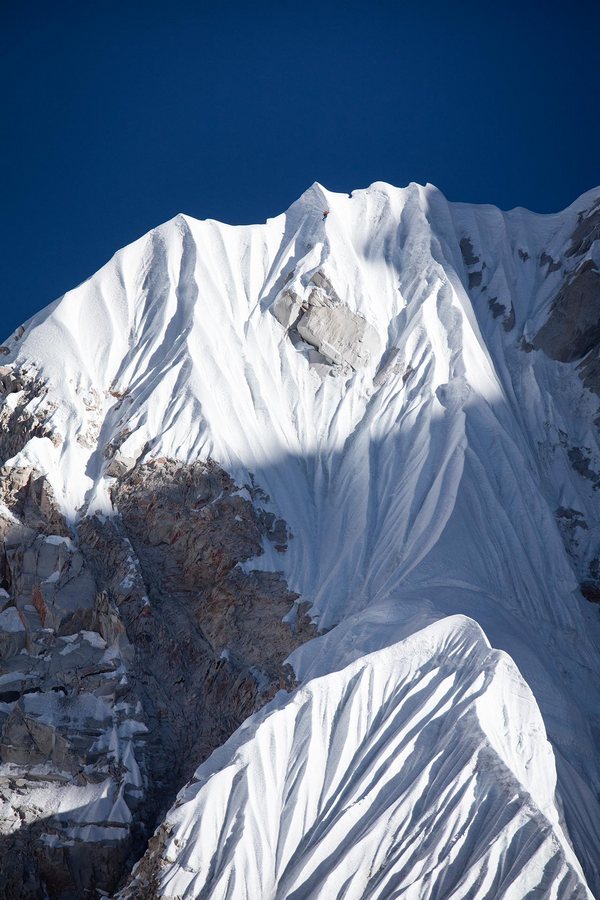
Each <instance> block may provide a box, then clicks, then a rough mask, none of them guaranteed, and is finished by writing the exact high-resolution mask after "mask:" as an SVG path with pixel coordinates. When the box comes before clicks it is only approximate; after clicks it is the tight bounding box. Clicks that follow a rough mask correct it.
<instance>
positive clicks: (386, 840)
mask: <svg viewBox="0 0 600 900" xmlns="http://www.w3.org/2000/svg"><path fill="white" fill-rule="evenodd" d="M554 787H555V778H554V760H553V757H552V751H551V749H550V747H549V745H548V743H547V742H546V739H545V734H544V726H543V722H542V719H541V716H540V714H539V711H538V709H537V707H536V704H535V701H534V699H533V697H532V695H531V692H530V691H529V689H528V688H527V686H526V684H525V683H524V681H523V679H522V678H521V676H520V675H519V672H518V671H517V669H516V668H515V666H514V663H512V661H511V660H510V659H509V658H508V657H507V656H506V655H505V654H503V653H498V652H497V651H493V650H491V649H490V648H489V645H488V643H487V641H486V640H485V638H484V636H483V634H482V632H481V629H480V628H479V627H478V626H477V625H476V624H475V623H474V622H473V621H471V620H468V619H464V618H462V617H459V616H455V617H449V618H448V619H446V620H445V621H444V622H440V623H437V624H435V625H430V626H429V627H427V628H425V629H423V630H422V631H420V632H419V633H418V634H417V635H414V636H413V637H410V638H407V639H406V640H405V641H402V642H401V643H399V644H394V645H392V646H391V647H388V648H386V649H385V650H380V651H377V652H376V653H372V654H370V655H367V656H365V657H362V658H361V659H360V660H359V661H358V662H355V663H353V664H352V665H350V666H348V667H347V668H345V669H343V670H342V671H341V672H337V673H335V674H333V675H326V676H324V677H322V678H318V679H314V680H313V681H311V682H309V683H308V685H307V686H306V687H304V688H302V689H299V690H298V691H297V692H296V694H295V695H294V697H293V699H291V700H289V701H288V699H287V697H285V696H282V697H280V700H279V703H277V701H275V702H274V703H273V704H271V706H270V707H269V708H268V710H265V711H264V712H263V713H260V714H258V715H256V716H254V717H253V719H252V720H251V721H250V723H249V724H248V726H247V727H245V728H242V729H240V730H239V731H238V733H237V734H236V735H234V737H232V738H231V739H230V740H229V741H228V742H227V744H226V745H225V746H224V747H223V748H222V749H221V750H218V751H216V752H215V753H214V754H213V756H212V757H211V758H210V759H209V760H208V761H207V762H206V763H205V764H204V765H203V766H201V767H200V769H199V770H198V772H197V773H196V777H195V779H194V782H192V784H191V785H190V786H189V787H188V788H186V789H185V790H184V791H183V792H182V793H181V794H180V796H179V798H178V800H177V803H176V805H175V808H174V809H173V810H171V812H170V813H169V815H168V818H167V823H166V826H167V828H169V829H171V834H170V837H169V838H168V839H167V841H166V844H165V848H164V850H163V854H162V860H163V862H162V866H161V870H160V889H161V893H163V895H164V896H167V897H205V896H210V897H211V898H214V900H221V898H231V900H233V898H235V900H246V898H247V900H250V898H255V897H277V898H284V897H286V898H292V897H294V898H300V897H306V898H308V897H344V898H348V900H350V898H356V900H360V898H375V897H392V896H394V897H397V896H402V897H407V898H410V897H414V898H418V897H424V896H427V897H438V898H442V897H443V898H450V897H465V896H468V897H472V898H486V897H492V896H493V897H523V896H524V895H525V894H529V892H531V894H532V895H535V896H564V897H571V898H575V897H588V896H590V895H589V893H588V891H587V890H586V888H585V885H584V881H583V878H582V874H581V871H580V868H579V865H578V863H577V861H576V859H575V856H574V854H573V851H572V849H571V848H570V846H569V844H568V842H567V841H566V839H565V837H564V835H563V833H562V830H561V827H560V824H559V821H558V816H557V813H556V808H555V806H554ZM181 847H183V850H181V849H180V848H181Z"/></svg>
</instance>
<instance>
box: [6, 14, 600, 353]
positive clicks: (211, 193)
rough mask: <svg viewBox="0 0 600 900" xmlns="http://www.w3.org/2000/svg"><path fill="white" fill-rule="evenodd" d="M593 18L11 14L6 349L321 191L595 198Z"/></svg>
mask: <svg viewBox="0 0 600 900" xmlns="http://www.w3.org/2000/svg"><path fill="white" fill-rule="evenodd" d="M599 33H600V3H598V2H597V0H595V2H589V3H588V2H577V0H575V2H571V3H564V2H563V3H560V4H559V3H554V2H553V0H547V2H545V3H540V2H535V3H533V2H521V3H499V4H495V3H492V4H489V3H486V2H483V0H479V2H477V3H470V2H457V3H450V2H447V0H445V2H436V0H429V2H419V3H417V2H407V3H403V2H400V0H397V2H381V0H380V2H378V0H373V2H370V3H367V2H364V3H363V2H353V0H344V2H338V3H327V2H326V0H323V2H320V3H313V2H310V0H305V2H286V0H279V2H276V3H275V2H270V3H264V2H263V3H261V2H254V3H227V2H219V0H213V2H211V3H210V4H208V3H204V2H202V0H197V2H188V3H186V2H180V0H162V2H160V3H159V2H153V0H139V2H127V0H119V2H102V0H94V2H87V0H78V2H76V3H70V2H61V0H54V2H52V3H51V2H48V0H46V2H39V3H36V2H27V0H12V2H9V0H3V2H0V70H1V84H2V95H3V100H2V125H3V138H2V141H1V142H0V155H1V157H2V159H1V162H2V173H3V176H4V177H3V189H2V199H1V202H2V204H3V207H2V209H3V215H2V234H1V235H0V239H1V242H2V243H1V250H2V281H1V288H0V290H1V295H0V315H2V321H1V331H2V335H1V337H5V336H7V335H8V334H9V333H10V332H11V331H12V329H13V328H14V327H15V326H16V325H17V324H19V323H20V322H21V321H23V320H24V319H26V318H27V317H28V316H30V315H31V314H32V313H33V312H35V311H36V310H37V309H39V308H41V307H42V306H44V305H46V303H48V302H50V301H51V300H52V299H54V298H55V297H56V296H58V295H60V294H61V293H63V292H64V291H65V290H67V289H69V288H70V287H73V286H74V285H75V284H77V283H78V282H79V281H81V280H83V279H84V278H86V277H87V276H88V275H90V274H91V273H92V272H93V271H95V270H96V269H97V268H99V266H100V265H102V264H103V263H104V262H105V261H106V260H107V259H108V258H109V257H110V256H111V255H112V254H113V252H114V251H115V250H117V249H118V248H119V247H121V246H123V245H124V244H126V243H128V242H130V241H132V240H134V239H135V238H137V237H139V236H140V235H141V234H143V233H144V232H146V231H148V230H149V229H150V228H152V227H153V226H154V225H157V224H159V223H160V222H162V221H165V220H166V219H169V218H171V216H173V215H175V214H176V213H178V212H186V213H189V214H190V215H193V216H196V217H198V218H216V219H221V220H223V221H227V222H232V223H241V222H259V221H264V219H265V218H266V217H267V216H271V215H275V214H277V213H279V212H282V211H283V210H284V209H286V208H287V207H288V206H289V205H290V204H291V203H292V202H293V201H294V199H296V197H298V196H299V195H300V194H301V193H302V191H303V190H304V189H306V188H307V187H308V186H309V185H310V184H312V182H313V181H320V182H321V183H322V184H324V185H325V186H326V187H328V188H331V189H333V190H344V191H349V190H352V189H354V188H359V187H365V186H366V185H368V184H370V183H371V182H373V181H377V180H383V181H389V182H391V183H393V184H396V185H405V184H407V183H408V182H410V181H418V182H421V183H425V182H427V181H430V182H433V183H434V184H436V185H437V186H438V187H439V188H440V189H441V190H442V191H443V192H444V193H445V194H446V196H447V197H449V198H450V199H451V200H466V201H474V202H488V203H495V204H497V205H499V206H500V207H502V208H505V209H507V208H511V207H513V206H517V205H518V206H527V207H529V208H531V209H534V210H536V211H538V212H550V211H556V210H558V209H561V208H563V207H564V206H566V205H567V204H568V203H570V202H571V201H572V200H574V199H575V198H576V197H577V196H578V195H579V194H581V193H582V192H583V191H585V190H588V189H589V188H591V187H595V186H596V185H598V184H599V183H600V153H599V150H598V146H599V137H600V90H599V82H600V79H599V78H598V34H599Z"/></svg>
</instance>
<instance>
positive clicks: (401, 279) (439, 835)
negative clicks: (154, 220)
mask: <svg viewBox="0 0 600 900" xmlns="http://www.w3.org/2000/svg"><path fill="white" fill-rule="evenodd" d="M325 211H328V215H327V216H324V212H325ZM599 270H600V190H597V191H591V192H589V193H588V194H585V195H584V196H583V197H581V198H580V199H579V200H577V201H576V202H575V203H574V204H573V205H572V206H571V207H569V208H568V209H567V210H565V211H564V212H562V213H559V214H556V215H550V216H540V215H535V214H533V213H530V212H527V211H525V210H513V211H512V212H509V213H503V212H500V211H499V210H497V209H495V208H493V207H487V206H480V207H476V206H471V205H466V204H452V203H448V202H447V201H446V200H445V198H444V197H443V196H442V195H441V194H440V193H439V191H437V190H436V189H435V188H433V187H432V186H427V187H421V186H418V185H414V184H413V185H410V186H409V187H408V188H405V189H397V188H393V187H391V186H389V185H386V184H382V183H376V184H374V185H372V186H371V187H370V188H368V189H366V190H362V191H355V192H353V193H352V195H346V194H333V193H331V192H328V191H326V190H325V189H324V188H322V187H321V186H320V185H313V187H312V188H310V189H309V190H308V191H307V192H306V193H305V194H304V195H303V196H302V197H301V198H300V199H299V200H298V201H297V202H296V203H294V204H293V205H292V206H291V207H290V209H289V210H288V211H287V212H286V213H285V214H283V215H281V216H278V217H276V218H274V219H271V220H268V221H267V223H266V224H264V225H254V226H236V227H232V226H228V225H223V224H220V223H217V222H212V221H207V222H199V221H196V220H194V219H191V218H189V217H187V216H177V217H176V218H175V219H173V220H172V221H170V222H168V223H166V224H165V225H162V226H160V227H159V228H157V229H155V230H153V231H152V232H150V234H148V235H146V236H145V237H144V238H142V239H140V240H139V241H136V242H135V243H134V244H132V245H130V246H129V247H126V248H125V249H124V250H122V251H120V252H119V253H117V254H116V255H115V257H114V258H113V259H112V260H111V261H110V262H109V263H108V264H107V265H106V266H104V267H103V268H102V269H101V270H100V271H99V272H98V273H97V274H96V275H95V276H93V277H92V278H91V279H89V280H88V281H87V282H85V283H84V284H82V285H80V286H79V287H78V288H76V289H75V290H73V291H70V292H69V293H68V294H66V295H65V296H64V297H62V298H60V299H59V300H57V301H56V302H55V303H54V304H53V305H52V306H50V307H48V308H47V309H46V310H44V311H42V312H41V313H40V314H39V315H37V316H36V317H34V318H33V319H31V320H30V321H29V322H28V323H26V324H25V325H24V326H23V327H22V328H20V329H19V330H18V331H17V332H16V333H15V334H14V335H13V336H12V337H11V338H10V339H9V340H8V341H7V342H6V344H5V346H4V347H2V348H0V353H2V354H3V358H2V360H1V362H2V367H1V368H0V379H1V382H2V389H3V392H4V400H3V405H2V408H1V410H0V425H1V426H2V432H1V436H0V451H1V454H2V458H1V459H0V464H1V465H2V469H1V471H0V476H1V477H0V493H1V497H0V499H1V500H2V502H3V504H4V505H3V507H2V509H0V525H1V529H2V535H3V537H4V546H5V550H4V561H3V568H2V571H3V577H4V581H3V585H4V593H3V595H2V598H3V599H2V600H1V601H0V606H1V608H2V609H3V611H0V627H1V628H2V629H3V635H2V637H1V640H2V643H1V645H0V652H1V654H2V674H0V701H4V702H2V703H1V704H0V720H1V721H0V725H1V727H2V732H1V736H0V759H1V760H2V765H1V767H0V791H1V798H0V799H1V801H2V803H3V804H4V805H3V807H0V815H2V819H1V820H0V822H1V826H0V828H1V831H2V833H3V834H4V837H3V838H1V840H3V841H5V842H6V843H5V846H6V848H7V850H11V851H12V855H11V858H12V859H14V860H15V862H14V864H13V865H12V866H11V867H8V869H7V872H6V874H5V876H4V882H2V876H0V889H2V888H3V889H4V891H5V893H4V896H13V895H14V894H11V893H10V891H14V890H15V885H16V884H19V883H22V884H26V890H25V888H23V893H22V896H28V897H35V896H44V895H43V893H41V892H42V891H43V890H44V889H45V890H47V891H48V892H49V894H50V896H57V897H69V896H78V893H77V892H78V891H79V892H83V891H84V890H86V889H88V888H90V889H92V888H100V889H102V890H106V891H108V892H113V891H114V890H115V889H116V888H117V885H119V884H120V890H121V893H120V894H119V896H122V897H139V898H147V897H151V896H161V897H162V896H165V897H186V898H188V897H211V898H226V897H227V898H232V900H237V898H243V897H247V898H261V897H265V898H267V897H269V898H271V897H273V898H274V897H277V898H281V900H283V898H290V900H291V898H301V897H302V898H309V897H310V898H315V897H319V898H331V897H347V898H361V897H380V898H387V897H407V898H425V897H427V898H434V897H435V898H446V897H456V898H458V897H461V898H463V897H465V898H466V897H469V898H474V897H478V898H489V897H511V898H521V897H525V896H536V897H557V898H571V897H579V896H581V897H589V896H600V876H599V875H598V872H600V799H599V798H600V756H599V754H598V749H599V748H598V742H599V740H600V737H599V736H600V620H599V616H598V608H597V606H595V605H594V603H593V602H590V601H597V600H599V599H600V504H599V502H598V494H597V490H598V489H599V487H600V437H599V432H598V424H599V423H600V416H599V412H600V410H599V399H598V395H599V393H600V363H599V359H600V357H599V354H600V271H599ZM274 573H280V574H278V575H277V574H274ZM265 704H266V705H265ZM261 707H262V709H260V708H261ZM259 709H260V711H258V710H259ZM242 723H243V724H242ZM217 748H218V749H217ZM212 751H214V752H212ZM211 752H212V755H211ZM197 766H199V767H198V768H197V770H196V767H197ZM195 770H196V771H195ZM180 788H181V789H182V790H181V792H180V793H179V794H178V795H177V791H178V790H179V789H180ZM176 795H177V796H176ZM155 828H157V830H156V833H155V834H154V836H151V835H152V832H153V831H154V829H155ZM149 838H150V840H149V843H148V839H149ZM40 848H42V849H40ZM140 857H142V858H141V861H140V862H139V864H138V865H137V867H136V868H135V869H134V870H133V875H132V876H131V877H130V879H129V880H128V881H126V876H127V874H128V872H129V871H130V870H131V867H132V865H133V863H134V862H135V861H136V859H139V858H140ZM19 860H20V862H19ZM19 866H20V868H19ZM44 885H45V887H44ZM36 892H37V893H36ZM81 895H82V894H81Z"/></svg>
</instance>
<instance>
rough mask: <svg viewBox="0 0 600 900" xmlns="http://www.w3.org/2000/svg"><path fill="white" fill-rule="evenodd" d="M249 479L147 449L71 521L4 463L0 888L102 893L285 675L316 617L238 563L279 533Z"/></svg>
mask: <svg viewBox="0 0 600 900" xmlns="http://www.w3.org/2000/svg"><path fill="white" fill-rule="evenodd" d="M253 491H254V489H253V488H252V486H251V485H249V486H248V488H239V487H237V486H236V485H235V484H234V483H233V481H232V480H231V478H229V477H228V476H227V475H226V473H225V472H223V471H222V470H221V469H219V468H218V466H216V465H215V464H212V463H210V462H209V463H206V464H195V465H192V466H185V465H182V464H181V463H177V462H175V461H171V460H166V459H163V460H155V461H153V462H152V463H150V464H148V465H145V466H140V467H136V468H134V469H133V470H131V471H129V472H127V473H126V474H125V475H123V476H122V477H120V478H119V479H116V480H115V482H114V488H113V499H114V504H115V511H118V512H117V515H116V516H115V517H114V518H112V519H108V520H107V519H103V518H99V517H95V516H91V517H88V518H85V519H84V520H83V521H82V522H81V523H80V525H79V527H78V529H77V530H75V531H71V530H69V528H68V527H67V525H66V523H65V521H64V519H63V517H62V515H61V514H60V512H59V511H58V509H57V507H56V503H55V501H54V498H53V495H52V492H51V490H50V488H49V486H48V484H47V482H46V481H45V479H44V477H43V476H41V475H40V474H39V473H36V472H34V471H32V470H14V469H11V470H9V471H8V472H5V473H4V476H3V479H2V492H3V500H4V504H5V506H4V508H3V512H2V514H1V515H0V527H1V529H2V538H3V558H2V571H3V573H4V577H3V587H2V595H1V597H0V604H1V608H2V610H3V611H2V612H0V626H2V635H1V640H0V654H1V655H0V661H1V665H2V675H1V676H0V728H1V730H0V761H1V767H0V785H1V787H0V798H1V801H2V806H1V807H0V823H1V824H0V827H1V829H2V830H1V834H2V838H1V840H2V851H3V864H2V867H1V873H0V896H2V897H6V898H14V897H17V896H18V897H23V898H32V900H33V898H38V897H40V898H41V897H44V896H46V893H49V895H50V896H51V897H57V898H70V897H79V896H86V895H87V893H89V892H90V891H92V890H97V889H100V890H103V891H108V892H110V891H112V890H113V889H114V888H115V887H116V885H117V884H118V882H119V880H120V878H121V877H122V875H123V872H124V871H125V870H126V869H125V867H126V863H127V860H128V859H131V860H134V859H135V858H136V856H137V855H139V854H140V853H141V852H142V850H143V848H144V846H145V842H146V840H147V838H148V836H149V835H150V834H151V833H152V831H153V829H154V827H155V826H156V824H157V822H158V821H160V814H161V812H164V809H165V808H166V807H167V806H168V805H169V803H170V802H171V800H172V798H173V796H174V795H175V793H176V792H177V790H178V789H179V788H180V787H181V786H182V785H183V784H184V783H185V782H186V781H187V780H188V779H189V778H190V777H191V775H192V774H193V771H194V769H195V766H196V765H197V763H198V761H199V760H202V759H205V758H206V757H207V756H208V755H209V754H210V752H211V751H212V750H213V749H214V748H215V747H217V746H219V745H221V744H222V743H223V742H224V741H225V740H226V739H227V738H228V737H229V735H230V734H232V732H233V731H234V730H235V729H236V728H237V727H238V726H239V725H240V724H241V723H242V722H243V721H244V719H246V718H247V717H248V716H249V715H250V714H251V713H252V712H254V711H255V710H257V709H259V708H260V707H261V706H262V705H263V704H264V703H265V702H266V701H267V700H269V699H270V698H271V697H272V696H273V695H274V693H275V692H276V691H277V690H279V689H284V690H289V689H290V687H291V686H292V685H293V684H294V678H293V673H292V670H291V669H290V668H289V666H286V665H284V661H285V659H286V657H287V656H288V655H289V653H290V651H291V650H292V649H293V648H294V647H296V646H297V645H298V644H299V643H301V642H303V641H305V640H307V639H308V638H309V637H311V636H312V635H313V633H314V628H313V627H312V626H311V625H310V623H309V620H308V618H307V615H306V609H305V605H304V604H298V603H297V595H295V594H293V593H290V592H289V591H288V590H287V587H286V584H285V581H284V580H283V579H282V577H281V576H280V575H278V574H277V573H268V572H252V571H248V572H245V571H243V570H241V569H240V568H239V564H240V563H242V562H244V561H245V560H247V559H250V558H252V557H254V556H256V555H258V554H260V553H262V541H263V539H264V540H267V541H272V542H274V543H275V545H276V546H277V548H278V551H279V552H281V553H284V552H285V550H286V546H287V539H288V534H287V529H286V526H285V523H284V522H283V521H282V520H281V519H276V517H275V516H274V515H273V514H272V513H269V512H267V511H265V510H262V509H260V507H257V506H255V505H254V503H253V501H252V493H251V492H253ZM285 617H288V619H289V624H286V623H284V621H283V619H284V618H285Z"/></svg>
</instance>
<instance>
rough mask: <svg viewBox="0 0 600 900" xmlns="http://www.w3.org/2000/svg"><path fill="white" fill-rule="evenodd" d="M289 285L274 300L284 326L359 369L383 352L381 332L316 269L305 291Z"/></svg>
mask: <svg viewBox="0 0 600 900" xmlns="http://www.w3.org/2000/svg"><path fill="white" fill-rule="evenodd" d="M300 290H301V288H300V286H297V289H296V288H293V287H286V288H285V289H284V290H283V291H282V293H281V294H279V296H278V297H277V298H276V300H275V302H274V304H273V313H274V315H275V317H276V318H277V319H278V321H279V322H280V323H281V324H282V325H283V327H284V328H285V329H286V330H288V331H291V332H292V333H296V334H297V335H298V336H299V337H300V338H301V339H302V340H303V341H305V342H306V343H307V344H310V345H311V346H313V347H315V348H316V350H317V351H318V352H319V353H320V354H321V356H322V357H323V358H324V359H323V361H324V362H328V363H330V364H333V365H337V366H344V365H346V366H350V367H351V368H353V369H360V368H362V367H363V366H366V365H368V364H369V362H370V361H371V360H372V359H374V358H376V357H377V355H378V354H379V353H380V352H381V345H380V340H379V336H378V334H377V331H376V330H375V328H374V327H373V326H372V325H371V324H370V323H369V322H367V320H366V319H365V318H364V317H363V316H360V315H358V313H355V312H352V310H351V309H350V308H349V307H348V306H347V304H345V303H343V302H342V300H340V298H339V297H338V295H337V294H336V292H335V290H334V289H333V286H332V284H331V282H330V280H329V279H328V278H327V276H326V275H324V274H323V273H322V272H316V273H315V274H314V275H313V276H312V278H311V281H310V283H309V285H308V288H306V289H304V290H303V291H302V293H299V292H298V291H300Z"/></svg>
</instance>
